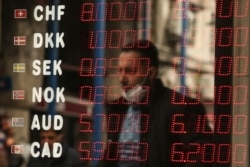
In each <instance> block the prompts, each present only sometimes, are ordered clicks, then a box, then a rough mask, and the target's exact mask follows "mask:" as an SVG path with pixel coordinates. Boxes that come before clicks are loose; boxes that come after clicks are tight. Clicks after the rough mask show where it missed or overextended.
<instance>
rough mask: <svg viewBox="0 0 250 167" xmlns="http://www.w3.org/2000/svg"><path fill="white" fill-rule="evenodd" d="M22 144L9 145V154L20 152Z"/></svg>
mask: <svg viewBox="0 0 250 167" xmlns="http://www.w3.org/2000/svg"><path fill="white" fill-rule="evenodd" d="M22 153H23V145H11V154H22Z"/></svg>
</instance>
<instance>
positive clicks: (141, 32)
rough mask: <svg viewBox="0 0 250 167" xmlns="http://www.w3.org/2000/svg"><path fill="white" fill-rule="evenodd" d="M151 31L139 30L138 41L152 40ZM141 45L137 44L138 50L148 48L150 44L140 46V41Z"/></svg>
mask: <svg viewBox="0 0 250 167" xmlns="http://www.w3.org/2000/svg"><path fill="white" fill-rule="evenodd" d="M150 33H151V32H150V30H141V29H140V30H138V31H137V36H138V39H145V40H148V41H149V40H150V36H151V35H150ZM138 43H139V44H137V47H138V48H147V47H148V46H149V42H147V43H145V44H140V42H139V41H138Z"/></svg>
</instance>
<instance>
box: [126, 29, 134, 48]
mask: <svg viewBox="0 0 250 167" xmlns="http://www.w3.org/2000/svg"><path fill="white" fill-rule="evenodd" d="M136 35H137V33H136V31H135V30H125V31H124V40H123V46H124V47H126V48H133V47H134V46H135V40H136ZM128 41H133V45H131V46H126V44H127V43H128Z"/></svg>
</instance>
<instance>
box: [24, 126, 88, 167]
mask: <svg viewBox="0 0 250 167" xmlns="http://www.w3.org/2000/svg"><path fill="white" fill-rule="evenodd" d="M62 141H63V134H62V131H56V130H53V129H50V130H48V131H45V130H44V131H41V133H40V144H41V150H39V151H40V154H42V153H43V149H45V145H47V146H48V147H47V148H49V150H50V152H51V154H53V153H52V151H53V145H54V144H55V143H61V144H62V145H63V146H62V155H61V156H60V157H58V158H52V157H50V158H48V156H44V157H42V156H39V157H30V160H29V162H28V167H84V166H86V165H84V164H83V162H81V161H80V160H79V154H78V152H77V151H76V150H74V149H72V148H69V147H67V146H66V144H64V143H63V142H62ZM36 151H38V150H36ZM57 152H58V151H57Z"/></svg>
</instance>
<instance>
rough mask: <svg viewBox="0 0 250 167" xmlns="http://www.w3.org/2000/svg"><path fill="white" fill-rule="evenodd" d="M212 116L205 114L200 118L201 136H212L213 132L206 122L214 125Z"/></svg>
mask: <svg viewBox="0 0 250 167" xmlns="http://www.w3.org/2000/svg"><path fill="white" fill-rule="evenodd" d="M214 119H215V118H214V114H206V115H204V116H203V117H202V122H201V133H203V134H213V130H212V129H211V128H208V126H207V125H209V123H208V121H209V120H210V121H212V124H214V122H215V121H214Z"/></svg>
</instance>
